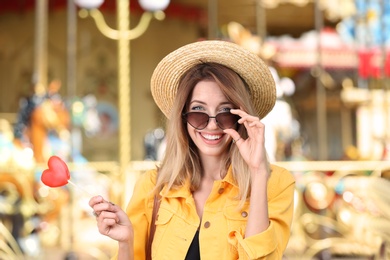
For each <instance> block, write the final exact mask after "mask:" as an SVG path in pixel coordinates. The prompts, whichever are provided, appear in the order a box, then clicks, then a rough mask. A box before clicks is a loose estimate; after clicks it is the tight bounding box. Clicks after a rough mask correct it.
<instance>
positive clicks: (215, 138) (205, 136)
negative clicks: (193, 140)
mask: <svg viewBox="0 0 390 260" xmlns="http://www.w3.org/2000/svg"><path fill="white" fill-rule="evenodd" d="M202 136H203V137H204V138H206V139H207V140H218V139H220V138H221V137H222V136H221V135H202Z"/></svg>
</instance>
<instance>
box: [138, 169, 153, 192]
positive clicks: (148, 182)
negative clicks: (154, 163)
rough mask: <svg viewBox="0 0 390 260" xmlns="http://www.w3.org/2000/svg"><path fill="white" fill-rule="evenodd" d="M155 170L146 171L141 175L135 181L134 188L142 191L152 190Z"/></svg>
mask: <svg viewBox="0 0 390 260" xmlns="http://www.w3.org/2000/svg"><path fill="white" fill-rule="evenodd" d="M156 178H157V169H151V170H147V171H145V172H143V173H141V174H140V175H139V177H138V179H137V182H136V187H138V188H141V187H142V189H144V190H152V189H153V188H154V186H155V185H156Z"/></svg>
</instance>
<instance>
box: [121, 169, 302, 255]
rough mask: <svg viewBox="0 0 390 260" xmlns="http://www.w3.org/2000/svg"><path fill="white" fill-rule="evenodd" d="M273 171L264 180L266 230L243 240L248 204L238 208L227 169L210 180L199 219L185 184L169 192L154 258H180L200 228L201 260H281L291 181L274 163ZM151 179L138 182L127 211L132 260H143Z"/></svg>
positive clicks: (287, 233) (160, 216)
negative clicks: (265, 189)
mask: <svg viewBox="0 0 390 260" xmlns="http://www.w3.org/2000/svg"><path fill="white" fill-rule="evenodd" d="M271 169H272V173H271V176H270V178H269V180H268V211H269V218H270V225H269V227H268V229H267V230H265V231H264V232H262V233H259V234H257V235H254V236H251V237H247V238H245V237H244V234H245V226H246V222H247V218H248V214H250V212H248V209H249V202H247V203H245V205H244V207H243V208H241V209H240V210H238V208H237V205H238V200H237V199H235V198H236V195H237V194H238V187H237V186H236V185H235V184H234V182H233V179H232V172H231V169H229V171H228V174H227V175H226V177H225V178H224V179H223V180H218V181H215V182H214V186H213V189H212V191H211V193H210V196H209V198H208V199H207V201H206V204H205V206H204V211H203V217H202V220H200V218H199V216H198V214H197V212H196V208H195V202H194V199H193V197H192V194H191V192H190V191H189V189H188V186H183V187H181V188H180V189H178V190H171V191H168V193H167V195H166V196H164V197H163V198H162V201H161V205H160V209H159V211H158V215H157V218H156V231H155V235H154V239H153V244H152V258H153V260H163V259H166V260H181V259H183V260H184V258H185V256H186V254H187V251H188V248H189V246H190V244H191V242H192V239H193V237H194V235H195V232H196V231H197V229H198V228H199V245H200V255H201V258H202V260H216V259H218V260H219V259H221V260H230V259H282V256H283V252H284V250H285V248H286V246H287V242H288V240H289V237H290V228H291V222H292V217H293V209H294V202H293V198H294V188H295V185H294V183H295V181H294V178H293V176H292V174H291V173H290V172H288V171H287V170H285V169H283V168H280V167H278V166H274V165H273V166H272V168H271ZM155 178H156V171H155V170H152V171H149V172H147V173H145V174H143V175H142V176H141V177H140V178H139V179H138V181H137V183H136V185H135V188H134V193H133V196H132V198H131V200H130V202H129V204H128V207H127V210H126V212H127V214H128V216H129V218H130V220H131V222H132V223H133V228H134V259H136V260H143V259H145V245H146V243H147V239H148V234H149V227H150V221H151V215H152V208H153V195H152V194H151V193H150V191H151V190H152V189H153V187H154V184H155ZM164 191H165V190H163V191H162V193H164Z"/></svg>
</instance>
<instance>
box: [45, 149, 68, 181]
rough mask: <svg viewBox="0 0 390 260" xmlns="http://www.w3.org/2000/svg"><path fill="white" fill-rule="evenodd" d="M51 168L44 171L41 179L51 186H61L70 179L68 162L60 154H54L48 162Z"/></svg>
mask: <svg viewBox="0 0 390 260" xmlns="http://www.w3.org/2000/svg"><path fill="white" fill-rule="evenodd" d="M47 165H48V166H49V169H46V170H44V171H43V172H42V176H41V181H42V182H43V183H44V184H45V185H47V186H49V187H61V186H64V185H66V184H68V180H69V179H70V174H69V169H68V166H67V165H66V163H65V162H64V161H63V160H62V159H61V158H59V157H58V156H52V157H50V158H49V161H48V163H47Z"/></svg>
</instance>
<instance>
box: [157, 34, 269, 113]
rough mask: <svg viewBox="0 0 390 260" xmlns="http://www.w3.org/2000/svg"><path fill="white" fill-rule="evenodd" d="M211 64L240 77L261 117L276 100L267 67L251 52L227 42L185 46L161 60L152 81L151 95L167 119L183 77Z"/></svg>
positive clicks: (218, 41) (198, 43) (204, 42)
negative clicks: (189, 71)
mask: <svg viewBox="0 0 390 260" xmlns="http://www.w3.org/2000/svg"><path fill="white" fill-rule="evenodd" d="M206 62H213V63H218V64H222V65H224V66H226V67H228V68H230V69H232V70H233V71H235V72H236V73H237V74H238V75H240V76H241V77H242V78H243V79H244V81H245V82H246V83H247V85H248V86H249V90H250V96H251V100H252V102H253V106H254V108H255V110H256V112H257V116H259V117H260V118H263V117H265V116H266V115H267V114H268V113H269V112H270V111H271V110H272V108H273V106H274V105H275V101H276V88H275V81H274V79H273V77H272V74H271V72H270V70H269V68H268V66H267V65H266V64H265V63H264V62H263V61H262V60H261V59H260V58H259V57H258V56H257V55H256V54H254V53H252V52H250V51H249V50H246V49H244V48H243V47H240V46H239V45H237V44H235V43H231V42H227V41H220V40H208V41H199V42H195V43H190V44H187V45H185V46H183V47H181V48H179V49H177V50H175V51H173V52H171V53H170V54H168V55H167V56H166V57H165V58H163V59H162V60H161V61H160V63H159V64H158V65H157V67H156V69H155V70H154V72H153V75H152V78H151V92H152V96H153V98H154V101H155V102H156V104H157V106H158V107H159V108H160V110H161V111H162V112H163V113H164V114H165V116H166V117H167V118H169V117H170V112H171V109H172V106H173V103H174V101H175V97H176V93H177V88H178V86H179V81H180V78H181V77H182V75H183V74H184V73H185V72H186V71H187V70H189V69H190V68H192V67H193V66H195V65H197V64H201V63H206Z"/></svg>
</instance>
